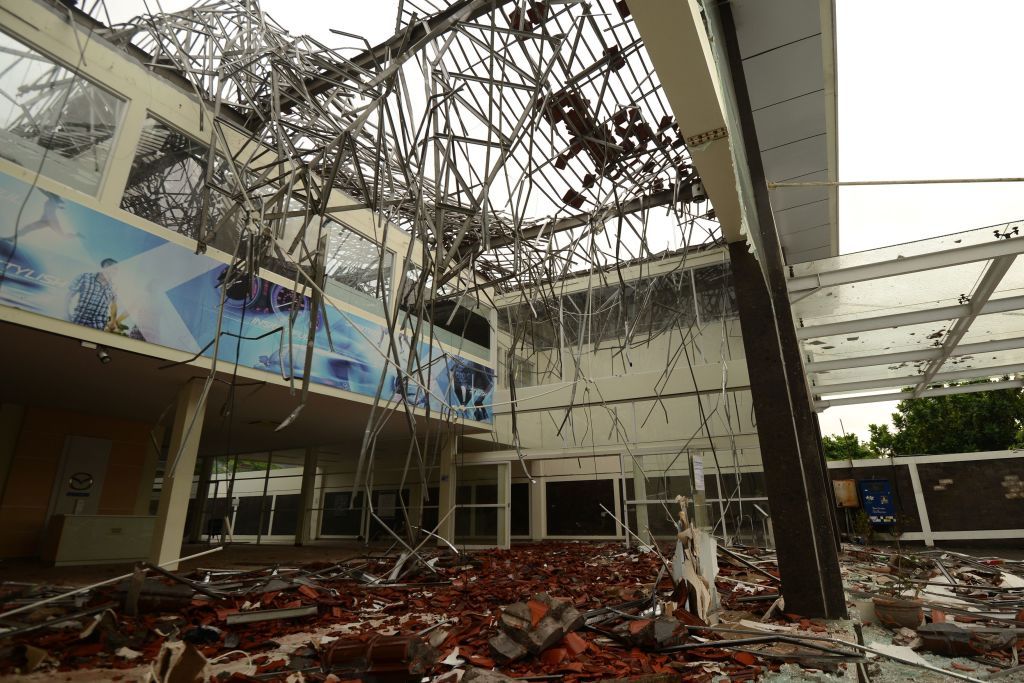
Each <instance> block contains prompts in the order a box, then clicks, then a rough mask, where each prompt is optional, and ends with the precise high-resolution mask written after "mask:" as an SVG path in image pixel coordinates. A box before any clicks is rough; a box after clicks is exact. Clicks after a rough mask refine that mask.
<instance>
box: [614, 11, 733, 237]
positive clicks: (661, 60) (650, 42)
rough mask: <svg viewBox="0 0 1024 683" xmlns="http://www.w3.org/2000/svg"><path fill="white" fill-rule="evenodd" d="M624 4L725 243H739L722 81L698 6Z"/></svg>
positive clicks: (730, 150)
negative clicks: (712, 209)
mask: <svg viewBox="0 0 1024 683" xmlns="http://www.w3.org/2000/svg"><path fill="white" fill-rule="evenodd" d="M628 5H629V10H630V12H631V13H632V15H633V20H634V21H635V22H636V26H637V28H638V29H639V31H640V36H641V37H642V38H643V41H644V45H645V46H646V48H647V52H648V54H649V55H650V56H651V62H652V63H653V65H654V69H655V71H657V73H658V78H659V79H660V80H661V85H662V88H663V89H664V91H665V94H666V95H667V96H668V102H669V105H670V106H671V107H672V113H673V114H675V117H676V123H678V124H679V132H680V135H681V137H682V138H683V139H684V140H685V141H686V148H687V150H688V151H689V153H690V158H691V160H692V161H693V165H694V166H696V167H697V172H698V173H699V174H700V179H701V182H702V183H703V185H704V190H705V191H706V192H707V194H708V197H709V198H710V199H711V204H712V206H714V207H715V215H716V217H717V219H718V222H719V223H720V224H721V226H722V235H723V236H724V237H725V239H726V240H727V241H729V242H737V241H741V240H743V236H742V235H741V234H740V199H739V193H738V191H737V189H736V176H735V173H734V170H733V163H732V149H731V148H730V139H729V136H728V132H727V127H726V115H725V107H724V105H723V100H722V94H721V91H720V82H721V81H720V79H719V74H718V67H717V65H716V63H715V60H714V57H713V56H712V52H711V45H710V43H709V42H708V36H707V31H706V30H705V28H704V19H703V18H702V16H701V9H700V6H699V5H698V3H697V0H629V1H628Z"/></svg>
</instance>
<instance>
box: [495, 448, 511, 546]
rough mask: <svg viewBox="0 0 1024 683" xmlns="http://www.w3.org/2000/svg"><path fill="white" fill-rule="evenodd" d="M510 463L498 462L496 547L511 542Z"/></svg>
mask: <svg viewBox="0 0 1024 683" xmlns="http://www.w3.org/2000/svg"><path fill="white" fill-rule="evenodd" d="M510 465H511V463H507V462H503V463H499V464H498V505H500V506H501V507H499V508H498V547H499V548H508V547H509V546H510V545H511V543H512V514H511V513H512V468H511V466H510Z"/></svg>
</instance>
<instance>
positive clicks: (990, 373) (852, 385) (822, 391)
mask: <svg viewBox="0 0 1024 683" xmlns="http://www.w3.org/2000/svg"><path fill="white" fill-rule="evenodd" d="M1019 372H1024V364H1021V363H1016V364H1013V365H994V366H990V367H981V368H971V369H970V370H957V371H955V372H940V373H939V374H937V375H935V377H933V378H932V382H933V383H940V382H959V381H962V380H971V379H988V378H990V377H1002V376H1003V375H1013V374H1017V373H1019ZM920 379H921V373H915V374H913V375H902V376H900V377H885V378H882V379H866V380H862V381H860V382H840V383H837V384H819V385H811V393H813V394H814V395H815V396H830V395H832V394H848V393H850V392H853V391H871V390H872V389H903V388H904V387H910V386H914V385H915V384H917V383H918V382H919V381H920Z"/></svg>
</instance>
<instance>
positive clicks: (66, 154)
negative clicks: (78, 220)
mask: <svg viewBox="0 0 1024 683" xmlns="http://www.w3.org/2000/svg"><path fill="white" fill-rule="evenodd" d="M0 95H2V97H0V136H2V137H0V156H2V157H3V158H4V159H7V160H8V161H10V162H12V163H15V164H17V165H19V166H21V167H23V168H26V169H28V170H29V171H32V172H33V173H34V172H36V171H37V170H38V171H39V172H40V173H42V174H43V175H45V176H46V177H48V178H53V179H54V180H56V181H58V182H61V183H63V184H65V185H67V186H68V187H73V188H74V189H76V190H80V191H82V192H85V193H88V194H96V191H97V190H98V189H99V186H100V180H101V179H102V177H103V170H104V168H105V167H106V164H107V157H108V156H109V154H110V146H111V144H112V142H113V140H114V134H115V133H116V132H117V127H118V125H119V124H120V123H121V114H122V113H123V112H124V108H125V101H124V100H123V99H121V98H119V97H117V96H116V95H113V94H111V93H109V92H107V91H106V90H104V89H103V88H101V87H99V86H98V85H96V84H94V83H91V82H89V81H87V80H85V79H84V78H82V77H80V76H77V75H75V74H74V73H73V72H71V71H70V70H69V69H66V68H64V67H63V66H60V65H57V64H54V62H53V61H52V60H50V59H49V58H48V57H46V56H44V55H42V54H40V53H38V52H36V51H35V50H33V49H32V48H30V47H27V46H26V45H24V44H23V43H20V42H18V41H17V40H15V39H14V38H12V37H10V36H8V35H5V34H3V33H0Z"/></svg>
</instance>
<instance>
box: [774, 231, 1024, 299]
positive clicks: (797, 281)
mask: <svg viewBox="0 0 1024 683" xmlns="http://www.w3.org/2000/svg"><path fill="white" fill-rule="evenodd" d="M1011 254H1012V255H1018V254H1024V239H1022V238H1019V237H1018V238H1014V239H1008V240H1007V239H993V241H991V242H985V243H982V244H972V245H969V246H966V247H957V248H956V249H947V250H945V251H938V252H933V253H930V254H917V255H915V256H906V257H903V258H896V259H892V260H889V261H880V262H878V263H866V264H863V265H859V266H849V267H847V268H836V269H833V270H828V271H826V272H822V273H815V274H813V275H798V276H796V277H792V278H790V279H789V292H790V295H791V296H792V295H793V294H796V293H798V292H806V291H808V290H816V289H821V288H823V287H836V286H838V285H846V284H850V283H853V282H865V281H867V280H880V279H882V278H886V277H894V276H896V275H906V274H908V273H919V272H921V271H923V270H933V269H935V268H948V267H949V266H958V265H962V264H964V263H976V262H978V261H990V260H992V259H995V258H999V257H1000V256H1008V255H1011Z"/></svg>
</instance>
